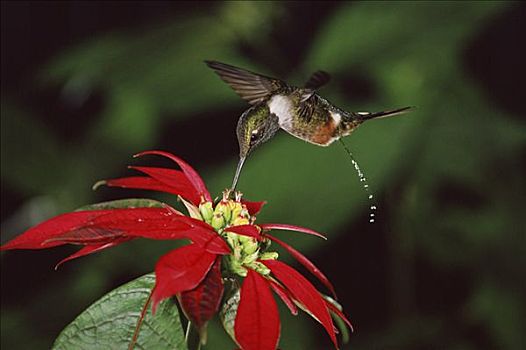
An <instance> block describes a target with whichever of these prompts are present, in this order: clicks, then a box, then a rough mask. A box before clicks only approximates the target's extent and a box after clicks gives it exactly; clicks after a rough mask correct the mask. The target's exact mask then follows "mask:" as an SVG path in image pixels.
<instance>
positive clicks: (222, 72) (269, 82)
mask: <svg viewBox="0 0 526 350" xmlns="http://www.w3.org/2000/svg"><path fill="white" fill-rule="evenodd" d="M205 63H206V64H207V66H208V67H210V68H212V69H213V70H214V71H215V72H216V73H217V74H218V75H219V77H220V78H221V79H222V80H223V81H224V82H225V83H227V84H228V85H230V87H232V89H234V91H235V92H236V93H237V94H238V95H239V96H241V98H243V99H244V100H246V101H248V103H250V104H252V105H255V104H258V103H260V102H263V101H264V100H266V99H267V98H269V97H270V96H271V95H272V94H274V93H276V92H277V91H279V90H281V89H284V88H286V87H287V84H286V83H285V82H283V81H281V80H279V79H276V78H271V77H267V76H264V75H261V74H257V73H254V72H250V71H248V70H245V69H241V68H238V67H234V66H231V65H229V64H225V63H221V62H217V61H205Z"/></svg>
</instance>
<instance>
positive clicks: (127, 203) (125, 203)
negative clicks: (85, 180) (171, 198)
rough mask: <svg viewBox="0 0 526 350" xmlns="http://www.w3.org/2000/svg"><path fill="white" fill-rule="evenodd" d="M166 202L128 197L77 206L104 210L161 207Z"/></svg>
mask: <svg viewBox="0 0 526 350" xmlns="http://www.w3.org/2000/svg"><path fill="white" fill-rule="evenodd" d="M165 206H166V204H164V203H162V202H159V201H156V200H154V199H146V198H128V199H118V200H115V201H108V202H101V203H96V204H89V205H85V206H83V207H80V208H78V209H77V210H76V211H81V210H104V209H123V208H162V207H165Z"/></svg>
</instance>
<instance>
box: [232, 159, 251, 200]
mask: <svg viewBox="0 0 526 350" xmlns="http://www.w3.org/2000/svg"><path fill="white" fill-rule="evenodd" d="M245 159H247V157H246V156H245V157H240V158H239V163H237V169H236V174H235V175H234V181H233V182H232V189H231V192H232V193H233V192H234V191H235V190H236V185H237V180H239V174H240V173H241V168H243V163H244V162H245Z"/></svg>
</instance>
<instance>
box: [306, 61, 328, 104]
mask: <svg viewBox="0 0 526 350" xmlns="http://www.w3.org/2000/svg"><path fill="white" fill-rule="evenodd" d="M330 80H331V75H330V74H329V73H327V72H324V71H322V70H318V71H316V72H314V73H312V75H311V76H310V78H309V80H307V82H306V83H305V86H304V88H303V90H302V92H301V96H300V102H301V103H304V102H307V100H309V99H310V98H311V96H312V95H314V93H315V92H316V90H318V89H319V88H321V87H323V86H324V85H325V84H327V83H328V82H329V81H330ZM302 109H304V108H302Z"/></svg>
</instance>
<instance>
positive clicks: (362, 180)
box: [340, 139, 376, 223]
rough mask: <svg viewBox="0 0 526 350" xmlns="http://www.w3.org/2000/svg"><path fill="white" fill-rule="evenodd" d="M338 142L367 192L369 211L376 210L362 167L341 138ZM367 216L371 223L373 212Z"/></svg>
mask: <svg viewBox="0 0 526 350" xmlns="http://www.w3.org/2000/svg"><path fill="white" fill-rule="evenodd" d="M340 143H341V144H342V146H343V148H344V149H345V151H346V152H347V154H348V155H349V157H350V158H351V162H352V165H353V166H354V169H355V170H356V173H357V174H358V178H359V179H360V182H361V183H362V187H363V189H364V190H365V192H366V193H368V196H367V199H369V201H371V203H372V204H371V206H370V210H371V211H373V210H376V203H375V202H374V196H373V194H372V193H371V192H370V191H369V184H368V183H367V178H366V177H365V175H364V173H363V172H362V169H360V166H359V165H358V162H357V161H356V159H354V156H353V155H352V152H351V150H350V149H349V148H347V145H346V144H345V143H344V142H343V140H342V139H340ZM369 216H370V217H371V219H370V220H369V222H370V223H373V222H374V219H373V217H374V213H370V214H369Z"/></svg>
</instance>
